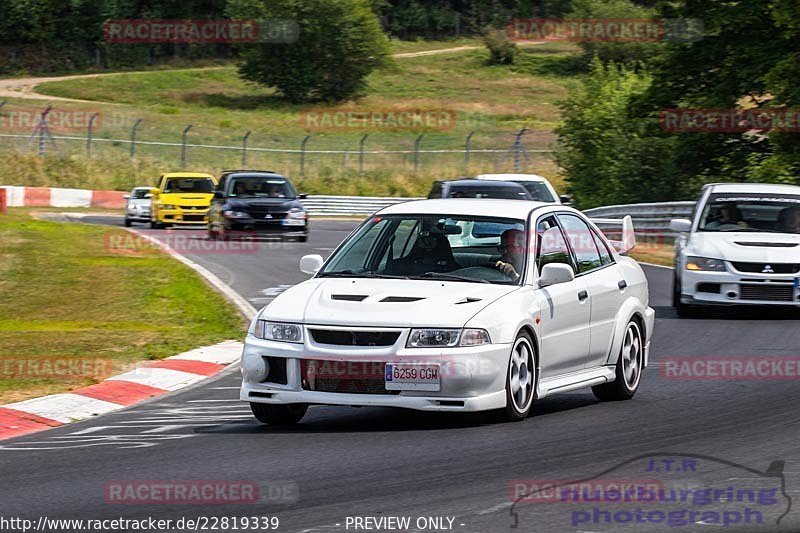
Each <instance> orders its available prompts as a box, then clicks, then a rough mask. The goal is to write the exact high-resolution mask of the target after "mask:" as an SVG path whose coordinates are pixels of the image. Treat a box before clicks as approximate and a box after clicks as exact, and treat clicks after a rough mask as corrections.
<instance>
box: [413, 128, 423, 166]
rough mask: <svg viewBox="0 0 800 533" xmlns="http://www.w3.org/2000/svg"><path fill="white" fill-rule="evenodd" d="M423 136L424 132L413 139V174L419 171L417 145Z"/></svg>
mask: <svg viewBox="0 0 800 533" xmlns="http://www.w3.org/2000/svg"><path fill="white" fill-rule="evenodd" d="M423 137H425V134H424V133H422V134H420V136H419V137H417V139H416V140H415V141H414V174H416V173H417V172H418V171H419V145H420V143H421V142H422V138H423Z"/></svg>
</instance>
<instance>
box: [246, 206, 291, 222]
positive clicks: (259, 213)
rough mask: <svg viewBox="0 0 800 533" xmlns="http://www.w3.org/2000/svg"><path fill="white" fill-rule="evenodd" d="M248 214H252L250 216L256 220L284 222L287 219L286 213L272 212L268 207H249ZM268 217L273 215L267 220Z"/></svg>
mask: <svg viewBox="0 0 800 533" xmlns="http://www.w3.org/2000/svg"><path fill="white" fill-rule="evenodd" d="M247 212H248V213H250V216H251V217H253V218H254V219H256V220H263V219H266V220H283V219H284V218H286V212H285V211H272V210H270V209H269V208H268V207H252V206H251V207H248V208H247ZM267 215H271V218H266V216H267Z"/></svg>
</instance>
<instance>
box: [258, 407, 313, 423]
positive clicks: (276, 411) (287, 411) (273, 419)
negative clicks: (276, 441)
mask: <svg viewBox="0 0 800 533" xmlns="http://www.w3.org/2000/svg"><path fill="white" fill-rule="evenodd" d="M250 410H251V411H253V416H255V417H256V419H257V420H258V421H259V422H262V423H264V424H269V425H271V426H293V425H295V424H297V423H298V422H300V420H301V419H302V418H303V417H304V416H305V414H306V411H308V405H306V404H304V403H290V404H286V405H273V404H268V403H254V402H251V403H250Z"/></svg>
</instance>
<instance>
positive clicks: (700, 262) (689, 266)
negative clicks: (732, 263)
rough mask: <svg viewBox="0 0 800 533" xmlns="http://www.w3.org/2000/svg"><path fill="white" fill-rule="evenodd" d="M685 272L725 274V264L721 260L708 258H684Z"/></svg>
mask: <svg viewBox="0 0 800 533" xmlns="http://www.w3.org/2000/svg"><path fill="white" fill-rule="evenodd" d="M686 270H694V271H699V270H703V271H707V272H725V262H724V261H723V260H721V259H712V258H710V257H694V256H688V257H687V258H686Z"/></svg>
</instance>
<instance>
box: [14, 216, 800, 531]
mask: <svg viewBox="0 0 800 533" xmlns="http://www.w3.org/2000/svg"><path fill="white" fill-rule="evenodd" d="M84 221H87V222H95V223H114V224H119V220H118V219H110V218H103V217H93V218H90V219H84ZM353 225H354V223H353V222H333V221H315V223H314V226H313V228H312V232H311V237H310V239H309V242H307V243H295V242H291V243H263V246H260V247H259V248H258V249H257V250H256V251H255V252H252V253H245V254H237V253H229V254H219V253H194V254H192V253H187V254H186V255H187V256H188V257H189V258H191V259H193V260H194V261H197V262H198V263H200V264H202V265H203V266H205V267H206V268H208V269H209V270H211V271H212V272H214V273H215V274H217V275H218V276H219V277H220V278H222V280H224V281H225V282H227V283H228V284H230V285H231V286H232V287H233V288H234V289H235V290H236V291H237V292H238V293H240V294H241V295H242V296H244V297H245V298H247V299H248V300H250V301H251V302H252V303H253V304H254V305H255V306H256V307H261V306H262V305H264V304H266V303H267V302H268V301H269V300H270V299H271V298H273V297H274V296H275V295H276V294H278V293H279V292H280V291H281V290H283V288H285V287H286V286H289V285H292V284H295V283H297V282H300V281H302V280H303V279H304V278H305V275H303V274H302V273H300V272H299V270H298V269H297V263H298V259H299V258H300V256H302V255H304V254H307V253H320V254H322V255H326V254H328V253H330V251H331V249H333V248H334V247H335V246H336V245H337V244H338V243H339V242H340V241H341V240H342V239H343V238H344V237H345V236H346V234H347V233H348V232H349V230H350V229H351V228H352V227H353ZM164 234H165V235H166V233H164ZM645 270H646V272H647V276H648V279H649V281H650V289H651V305H652V306H653V307H654V308H655V309H656V317H657V318H656V330H655V336H654V339H653V346H652V353H651V366H650V368H649V369H648V370H647V371H646V372H645V374H644V376H643V381H642V384H641V386H640V389H639V392H638V394H637V395H636V397H635V399H634V400H632V401H628V402H617V403H601V402H598V401H597V400H595V398H594V396H593V395H592V394H591V391H589V390H585V391H584V390H581V391H577V392H573V393H567V394H563V395H557V396H551V397H549V398H546V399H543V400H541V401H539V402H538V403H537V404H536V405H535V408H534V409H535V411H534V414H533V416H531V417H530V418H529V419H527V420H526V421H524V422H521V423H505V424H502V423H495V422H493V421H492V419H491V418H489V417H486V416H482V415H457V416H453V415H446V414H444V415H443V414H436V413H431V414H428V413H418V412H412V411H402V410H395V409H386V408H349V407H313V408H312V409H310V410H309V413H308V414H307V415H306V417H305V419H304V420H303V422H302V423H301V424H299V425H298V426H296V427H293V428H288V429H286V428H273V427H267V426H264V425H261V424H259V423H257V422H256V421H255V420H254V419H253V418H252V416H251V415H250V413H249V409H248V406H247V405H246V404H244V403H241V402H239V401H238V390H237V388H238V387H237V386H238V383H239V379H238V373H237V372H235V371H233V372H228V373H227V374H225V375H223V376H221V377H217V378H214V379H212V380H209V381H206V382H203V383H201V384H199V385H197V386H195V387H193V388H191V389H188V390H184V391H181V392H178V393H175V394H173V395H170V396H166V397H161V398H159V399H157V400H155V401H152V402H150V403H145V404H142V405H139V406H134V407H132V408H129V409H126V410H123V411H119V412H117V413H113V414H110V415H106V416H102V417H100V418H97V419H94V420H90V421H85V422H81V423H76V424H72V425H68V426H64V427H60V428H56V429H53V430H49V431H47V432H42V433H38V434H34V435H29V436H25V437H21V438H18V439H15V440H10V441H5V442H3V443H0V479H2V483H0V517H5V518H9V517H22V518H27V519H31V520H34V521H38V519H39V518H40V517H48V518H76V519H101V518H118V517H124V518H131V519H143V518H147V517H153V518H171V519H173V520H175V519H178V518H181V517H188V518H197V517H200V516H238V517H245V516H248V517H249V516H277V517H278V518H279V519H280V526H279V527H278V529H277V530H278V531H295V532H301V531H302V532H312V531H332V532H336V531H355V530H356V529H354V526H353V525H352V524H353V522H352V520H353V518H352V517H365V516H369V517H389V516H408V517H410V518H411V527H410V528H409V529H401V531H443V530H445V529H441V528H439V529H436V528H430V527H417V526H418V525H419V524H417V523H416V520H417V519H418V518H420V517H450V518H453V522H452V526H451V530H453V531H462V532H494V531H548V532H549V531H662V530H663V531H714V530H719V529H720V528H721V529H722V530H724V531H772V530H775V531H800V509H799V507H800V504H799V503H798V496H800V409H798V399H800V394H799V393H800V384H798V382H797V380H794V381H793V380H761V381H750V380H743V381H715V380H688V381H687V380H675V379H667V378H666V377H665V376H663V375H662V373H661V371H660V366H659V363H661V364H663V361H664V359H665V358H668V357H672V356H690V357H705V356H722V357H727V356H775V357H781V358H786V357H794V356H797V355H798V346H799V345H800V321H798V319H797V317H796V315H785V314H779V313H769V312H765V311H760V310H759V311H752V312H748V313H742V312H738V313H731V312H724V313H722V312H720V313H714V314H710V313H706V314H705V316H703V317H702V318H695V319H679V318H678V317H677V316H676V315H675V314H674V313H673V311H672V309H671V307H669V293H670V287H671V276H672V271H671V270H669V269H664V268H655V267H645ZM664 457H668V458H682V460H683V459H685V458H687V457H688V458H690V459H691V460H693V461H695V463H691V464H690V466H686V465H687V463H685V462H680V463H678V462H676V463H673V464H682V465H684V468H676V467H674V466H673V467H672V468H671V469H670V468H667V467H664V468H661V469H660V470H658V471H651V470H648V469H647V467H646V465H647V464H650V465H652V464H653V463H651V462H649V460H650V459H653V458H655V459H656V460H657V461H660V459H662V458H664ZM781 461H783V463H781ZM656 464H666V463H661V462H657V463H656ZM697 464H699V467H698V466H697ZM770 469H771V470H770ZM701 471H702V472H701ZM768 471H769V472H768ZM678 472H679V473H678ZM781 473H782V477H780V476H778V477H767V476H768V475H770V474H776V476H777V475H779V474H781ZM588 478H596V479H600V480H608V479H616V480H632V479H633V480H642V479H657V480H659V482H661V483H663V484H664V485H669V484H672V485H671V486H679V482H680V483H684V484H685V485H686V484H688V486H691V484H692V483H693V482H694V483H695V486H697V485H696V484H697V482H700V483H701V485H702V484H708V483H713V484H716V485H715V486H719V487H733V488H737V489H738V488H741V487H744V486H750V485H755V484H758V483H761V482H763V481H764V480H767V481H768V482H769V483H777V482H780V481H783V482H784V483H785V485H784V486H783V487H782V490H781V494H778V496H777V498H776V499H775V503H774V504H765V505H764V506H762V507H760V510H761V511H763V521H762V523H760V524H759V523H757V522H756V521H755V520H756V519H753V521H751V522H750V523H749V524H742V523H739V524H731V525H728V526H727V527H722V526H719V525H709V524H700V523H697V522H701V521H702V520H701V518H698V515H694V517H693V520H691V521H690V523H688V524H681V525H677V524H673V525H666V524H664V523H658V524H657V523H641V522H639V523H626V524H623V523H619V522H618V521H616V520H617V519H616V518H615V519H612V520H609V521H608V522H604V521H603V520H604V515H602V514H598V515H597V516H596V517H594V516H593V518H592V519H591V520H588V521H584V520H583V519H584V518H585V517H586V516H587V515H579V516H578V520H576V515H575V512H576V509H578V506H576V505H572V506H570V504H563V503H561V504H559V503H556V504H552V503H549V504H541V503H531V502H530V501H522V502H519V503H516V504H514V500H515V496H518V495H519V494H520V493H514V492H513V490H512V487H513V486H514V483H515V482H519V481H520V480H526V482H530V483H532V482H533V480H585V479H588ZM114 480H165V481H169V480H229V481H245V480H249V481H257V482H258V483H261V484H269V483H271V484H272V486H273V487H275V486H280V487H285V488H288V492H285V493H284V495H283V496H282V497H276V498H277V500H278V501H275V500H274V499H272V500H271V499H269V498H267V499H266V501H261V502H259V503H251V504H237V505H226V504H222V503H221V504H215V505H205V506H199V505H164V504H125V505H123V504H118V503H112V502H109V501H107V500H108V498H107V494H105V493H104V487H106V486H107V484H108V483H110V482H113V481H114ZM673 482H674V483H673ZM792 500H793V501H794V504H792ZM733 503H736V502H733ZM727 504H731V502H730V501H729V502H727ZM581 505H583V504H581ZM593 505H594V508H601V507H602V508H609V509H632V508H642V507H645V508H648V509H651V510H652V509H654V508H656V507H657V506H656V505H655V504H649V505H650V507H647V504H645V505H642V504H640V503H639V504H637V505H632V504H628V505H627V507H625V506H623V505H622V504H616V503H601V504H599V505H598V504H593ZM719 505H721V504H718V505H717V507H719ZM742 505H743V504H741V503H739V508H741V506H742ZM615 506H616V507H615ZM683 507H685V508H687V509H689V510H697V509H699V510H700V511H702V510H704V509H709V508H711V507H713V506H708V505H706V506H705V507H703V504H702V502H701V503H700V504H698V503H697V502H696V501H695V502H694V503H692V502H691V501H689V502H687V503H686V504H684V505H683ZM756 507H758V506H757V505H756ZM583 508H584V507H580V509H583ZM787 511H788V513H787ZM587 512H588V511H587ZM625 516H626V515H620V517H619V518H618V520H620V521H622V520H624V519H625ZM640 516H641V514H640ZM733 516H734V515H731V517H733ZM348 517H351V519H350V520H351V521H350V522H348ZM778 518H780V523H779V524H776V520H777V519H778ZM731 519H732V520H733V518H731ZM654 522H655V519H654ZM348 523H349V524H350V527H349V528H347V527H346V526H347V525H348ZM444 523H445V524H448V522H447V521H446V520H445V522H444ZM515 524H516V525H517V528H516V529H514V528H512V525H515ZM422 526H425V524H422ZM174 530H175V531H181V530H179V529H174ZM217 530H222V529H217ZM360 530H361V531H364V529H360ZM386 530H387V529H383V531H386ZM3 531H13V529H3ZM53 531H55V529H53Z"/></svg>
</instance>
